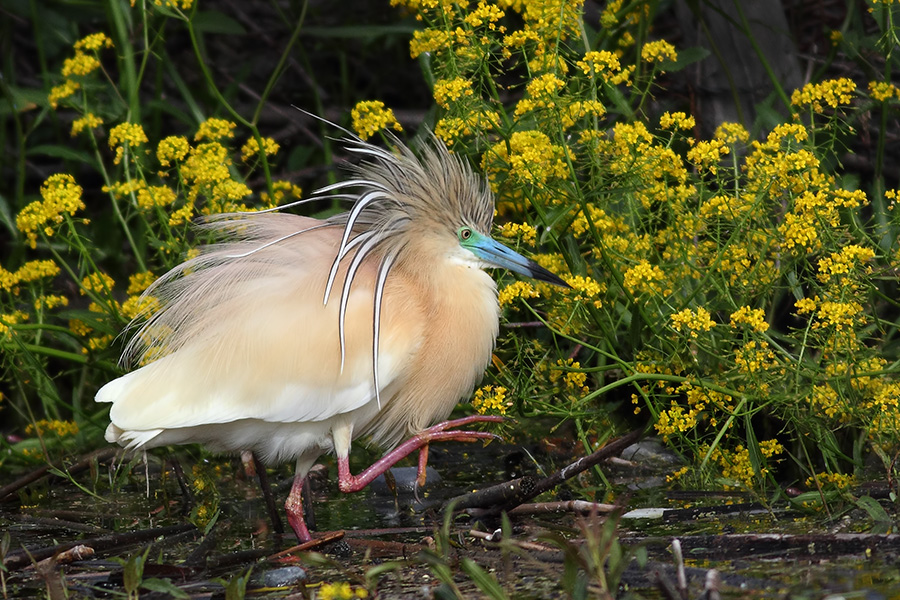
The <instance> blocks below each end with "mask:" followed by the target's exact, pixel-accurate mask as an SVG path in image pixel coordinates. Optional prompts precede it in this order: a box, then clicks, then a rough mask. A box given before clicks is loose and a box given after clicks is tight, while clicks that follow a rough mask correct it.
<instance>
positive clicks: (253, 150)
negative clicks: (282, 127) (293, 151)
mask: <svg viewBox="0 0 900 600" xmlns="http://www.w3.org/2000/svg"><path fill="white" fill-rule="evenodd" d="M280 148H281V147H280V146H279V145H278V142H276V141H275V140H273V139H272V138H268V137H264V138H262V152H263V153H265V155H266V156H274V155H275V154H276V153H278V150H279V149H280ZM260 154H261V153H260V149H259V142H258V141H257V140H256V138H255V137H252V138H250V139H248V140H247V142H246V143H245V144H244V145H243V146H241V160H242V161H244V162H250V160H252V159H255V158H257V157H258V156H260Z"/></svg>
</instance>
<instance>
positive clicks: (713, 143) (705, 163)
mask: <svg viewBox="0 0 900 600" xmlns="http://www.w3.org/2000/svg"><path fill="white" fill-rule="evenodd" d="M729 152H730V150H729V149H728V147H727V146H726V145H725V142H723V141H721V140H710V141H708V142H707V141H700V142H697V143H696V144H695V145H694V147H693V148H691V149H690V150H688V151H687V159H688V160H689V161H691V162H692V163H694V165H696V166H697V169H698V170H699V169H707V170H708V171H709V172H710V173H712V174H713V175H715V174H716V171H717V170H718V164H719V161H720V160H722V156H724V155H726V154H728V153H729Z"/></svg>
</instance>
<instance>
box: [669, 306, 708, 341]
mask: <svg viewBox="0 0 900 600" xmlns="http://www.w3.org/2000/svg"><path fill="white" fill-rule="evenodd" d="M669 319H671V321H672V326H673V327H674V328H675V329H679V330H681V331H682V332H686V333H689V334H690V336H691V337H692V338H696V337H698V334H697V332H698V331H709V330H710V329H712V328H713V327H715V326H716V322H715V321H713V320H712V317H711V315H710V314H709V311H708V310H706V309H705V308H703V307H702V306H701V307H699V308H697V310H696V311H692V310H691V309H689V308H685V309H684V310H682V311H679V312H677V313H675V314H673V315H670V316H669Z"/></svg>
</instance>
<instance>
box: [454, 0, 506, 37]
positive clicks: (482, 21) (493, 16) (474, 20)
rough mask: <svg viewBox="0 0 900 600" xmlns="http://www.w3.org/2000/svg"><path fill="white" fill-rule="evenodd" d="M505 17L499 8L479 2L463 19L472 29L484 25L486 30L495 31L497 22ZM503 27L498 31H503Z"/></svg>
mask: <svg viewBox="0 0 900 600" xmlns="http://www.w3.org/2000/svg"><path fill="white" fill-rule="evenodd" d="M504 16H506V13H504V12H503V11H502V10H501V9H500V7H499V6H496V5H494V4H488V3H487V2H485V0H479V2H478V6H476V7H475V9H474V10H473V11H471V12H470V13H469V14H467V15H466V16H465V18H464V19H463V20H464V21H465V22H466V23H468V24H469V25H471V26H472V27H481V26H482V25H486V26H487V28H488V29H491V30H497V29H498V27H497V21H499V20H500V19H502V18H503V17H504ZM505 29H506V28H505V27H502V26H501V27H500V28H499V31H500V32H501V33H502V32H503V31H505Z"/></svg>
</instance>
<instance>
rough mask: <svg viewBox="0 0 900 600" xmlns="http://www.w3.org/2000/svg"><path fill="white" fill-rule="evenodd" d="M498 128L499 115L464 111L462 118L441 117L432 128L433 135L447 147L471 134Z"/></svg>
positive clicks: (492, 112)
mask: <svg viewBox="0 0 900 600" xmlns="http://www.w3.org/2000/svg"><path fill="white" fill-rule="evenodd" d="M499 126H500V115H499V114H497V112H496V111H489V110H475V111H466V113H465V115H464V116H462V117H446V116H445V117H442V118H441V119H440V120H439V121H438V122H437V125H435V127H434V134H435V135H436V136H438V137H439V138H441V139H442V140H444V142H445V143H447V144H448V145H452V144H453V142H454V141H456V140H459V139H461V138H462V137H464V136H469V135H472V133H474V132H476V131H479V132H487V131H492V130H495V129H497V128H498V127H499Z"/></svg>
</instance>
